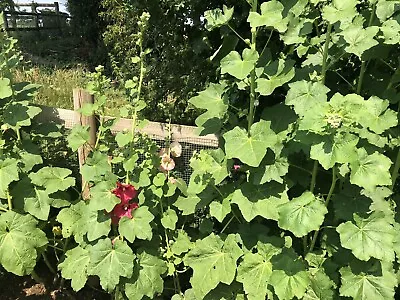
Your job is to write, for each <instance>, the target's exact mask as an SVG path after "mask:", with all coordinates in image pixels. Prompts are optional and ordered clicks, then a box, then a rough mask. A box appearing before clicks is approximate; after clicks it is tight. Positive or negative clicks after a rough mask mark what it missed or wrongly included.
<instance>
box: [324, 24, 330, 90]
mask: <svg viewBox="0 0 400 300" xmlns="http://www.w3.org/2000/svg"><path fill="white" fill-rule="evenodd" d="M331 32H332V24H330V23H329V24H328V28H327V29H326V40H325V46H324V54H323V55H322V74H321V75H322V84H325V77H326V71H327V70H328V64H327V61H328V52H329V44H330V42H331Z"/></svg>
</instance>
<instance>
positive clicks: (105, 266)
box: [88, 239, 135, 293]
mask: <svg viewBox="0 0 400 300" xmlns="http://www.w3.org/2000/svg"><path fill="white" fill-rule="evenodd" d="M89 257H90V262H89V266H88V275H97V276H99V278H100V284H101V286H102V287H103V289H104V290H106V291H107V292H109V293H110V292H112V291H113V290H114V288H115V287H116V285H117V284H118V283H119V281H120V277H121V276H123V277H127V278H130V277H131V276H132V273H133V261H134V259H135V255H134V254H133V253H132V249H131V248H130V247H129V246H128V245H127V243H126V242H125V241H121V240H119V239H117V240H115V242H114V245H113V244H112V242H111V240H110V239H104V240H99V241H98V242H97V244H96V245H94V246H93V247H90V248H89Z"/></svg>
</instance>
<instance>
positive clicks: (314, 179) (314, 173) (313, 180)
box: [310, 160, 318, 193]
mask: <svg viewBox="0 0 400 300" xmlns="http://www.w3.org/2000/svg"><path fill="white" fill-rule="evenodd" d="M317 174H318V161H317V160H314V167H313V171H312V175H311V184H310V192H311V193H314V189H315V184H316V182H317Z"/></svg>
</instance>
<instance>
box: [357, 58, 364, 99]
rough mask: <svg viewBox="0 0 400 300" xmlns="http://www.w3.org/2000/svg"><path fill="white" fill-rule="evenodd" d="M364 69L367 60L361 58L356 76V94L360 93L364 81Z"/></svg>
mask: <svg viewBox="0 0 400 300" xmlns="http://www.w3.org/2000/svg"><path fill="white" fill-rule="evenodd" d="M366 70H367V62H366V61H365V60H363V61H362V63H361V69H360V75H359V76H358V82H357V91H356V92H357V94H360V93H361V89H362V84H363V81H364V76H365V71H366Z"/></svg>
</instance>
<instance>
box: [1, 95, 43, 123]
mask: <svg viewBox="0 0 400 300" xmlns="http://www.w3.org/2000/svg"><path fill="white" fill-rule="evenodd" d="M41 111H42V110H41V109H40V108H39V107H36V106H30V105H28V102H26V101H23V102H13V103H12V104H11V105H8V106H6V108H5V109H4V111H3V122H4V123H5V124H7V125H9V126H10V127H11V128H21V127H23V126H31V120H32V119H33V118H34V117H35V116H37V115H38V114H39V113H40V112H41Z"/></svg>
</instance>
